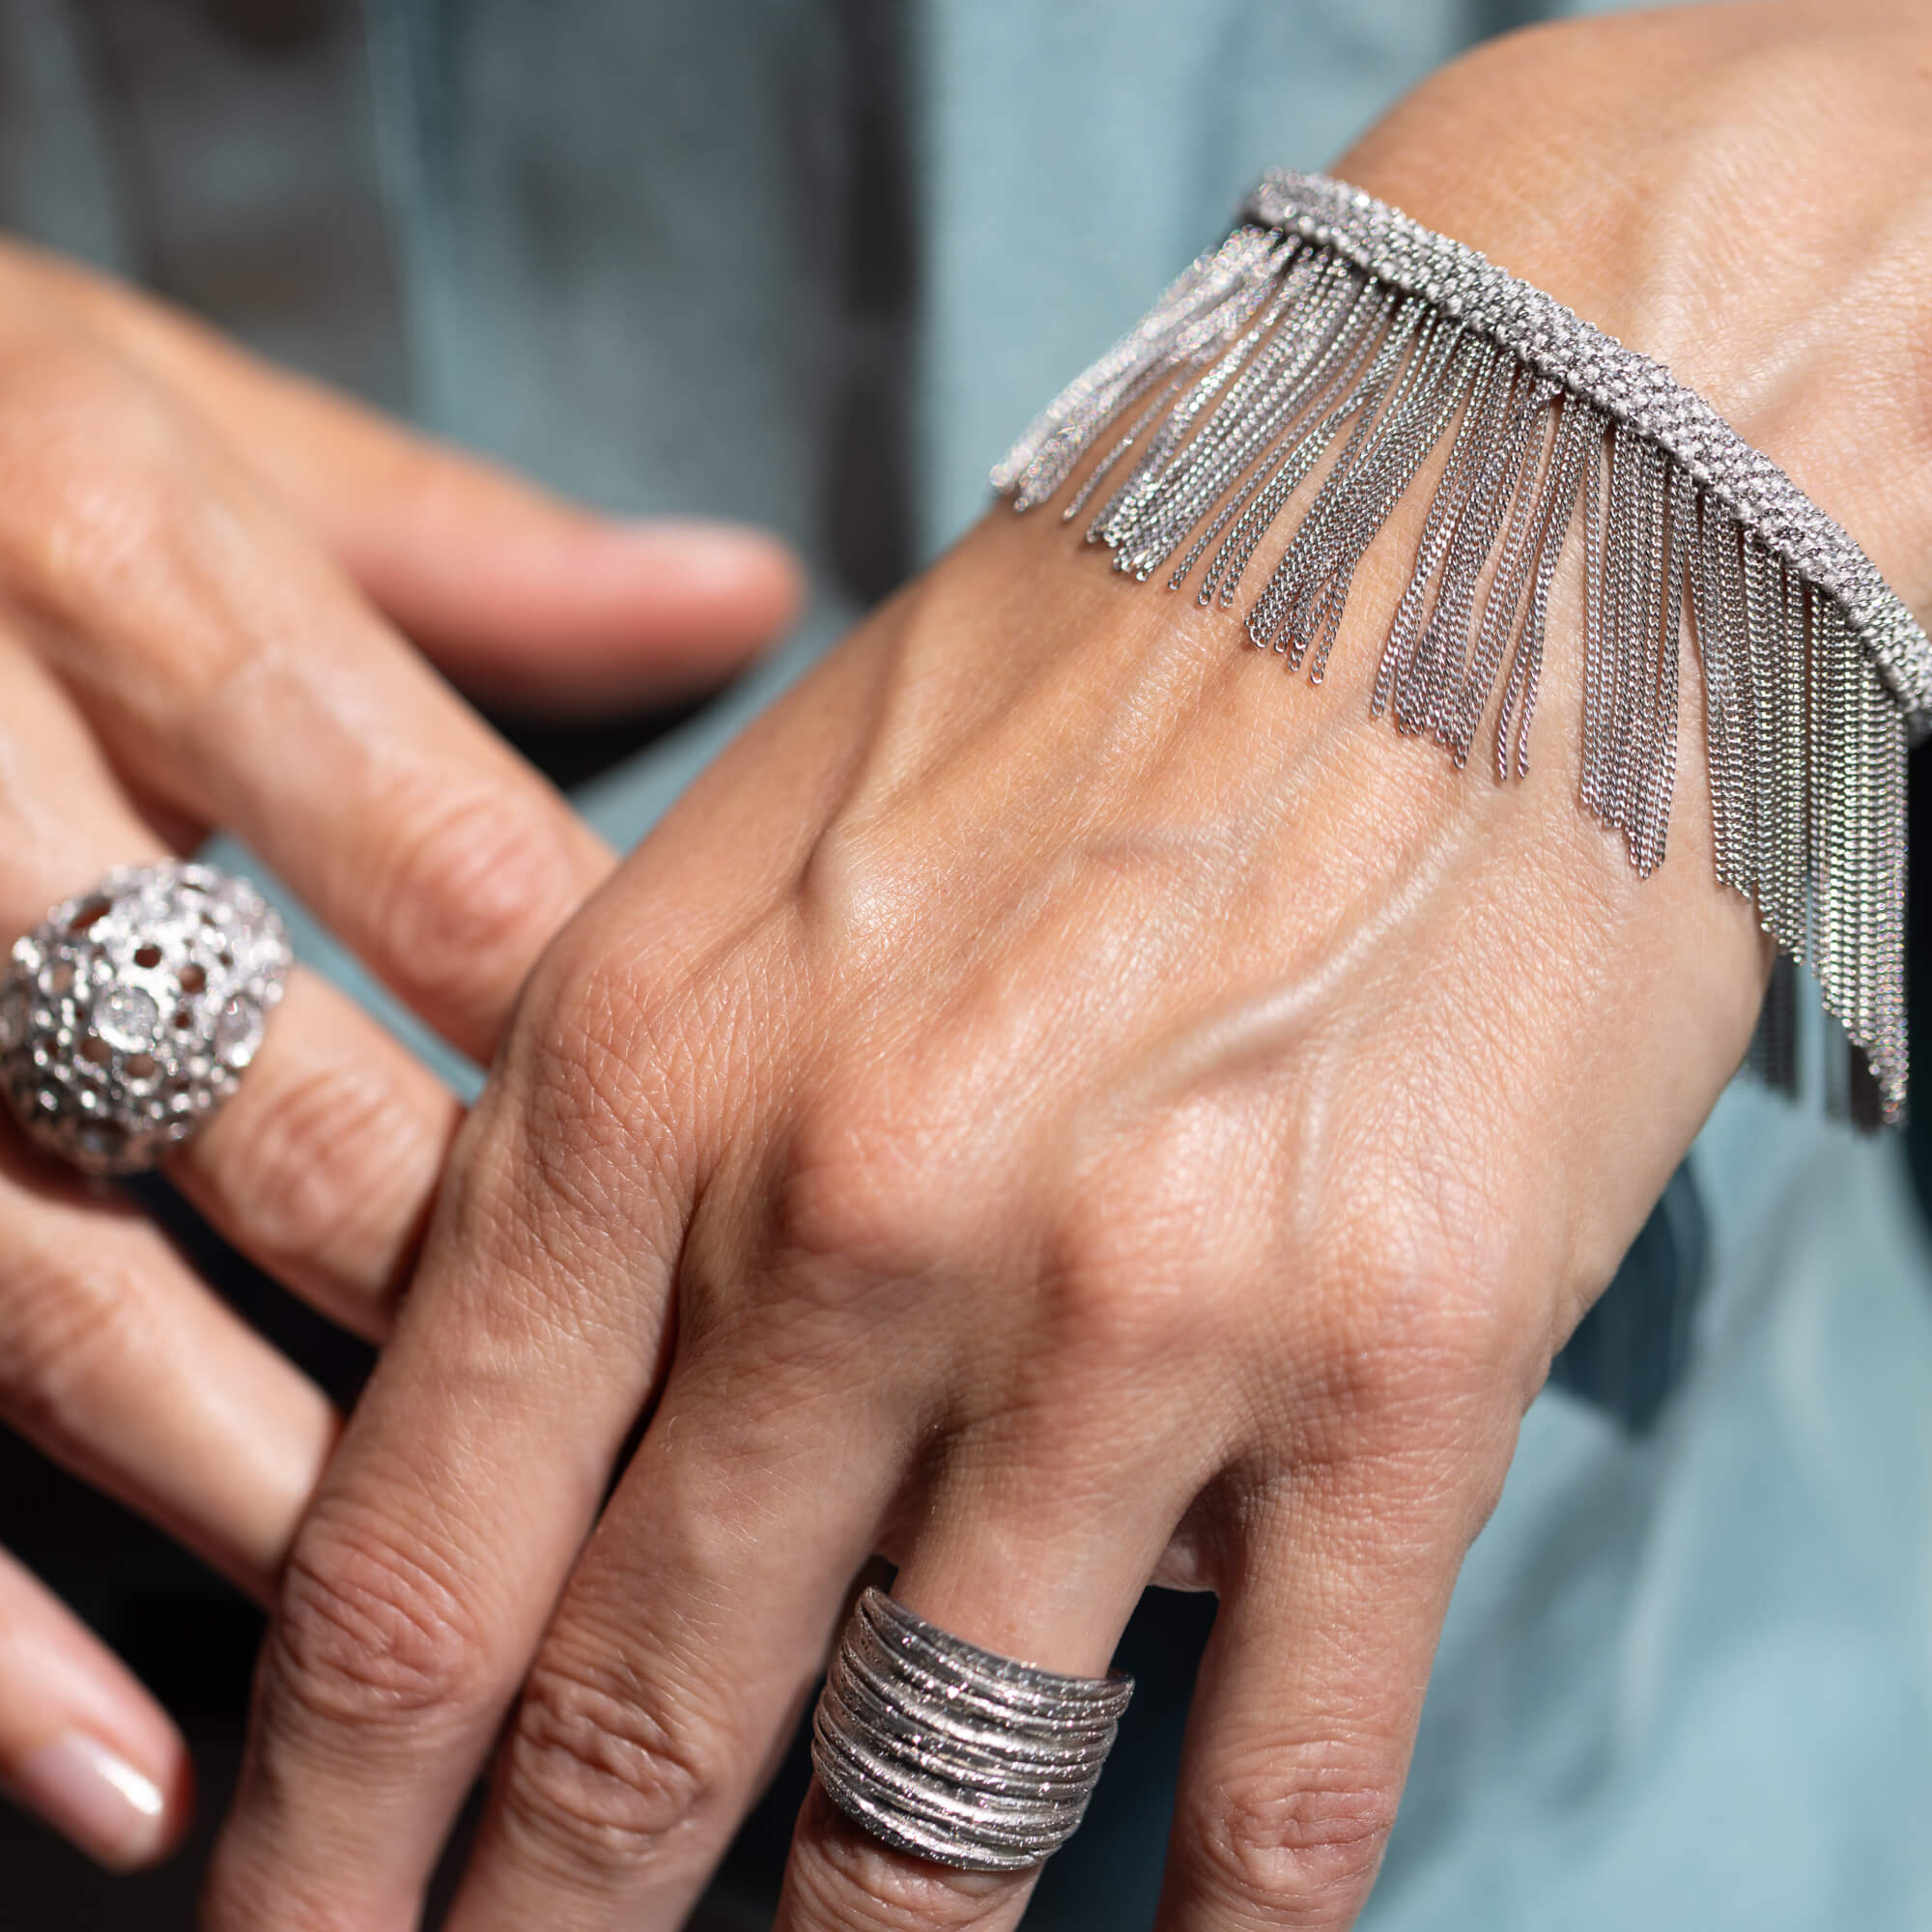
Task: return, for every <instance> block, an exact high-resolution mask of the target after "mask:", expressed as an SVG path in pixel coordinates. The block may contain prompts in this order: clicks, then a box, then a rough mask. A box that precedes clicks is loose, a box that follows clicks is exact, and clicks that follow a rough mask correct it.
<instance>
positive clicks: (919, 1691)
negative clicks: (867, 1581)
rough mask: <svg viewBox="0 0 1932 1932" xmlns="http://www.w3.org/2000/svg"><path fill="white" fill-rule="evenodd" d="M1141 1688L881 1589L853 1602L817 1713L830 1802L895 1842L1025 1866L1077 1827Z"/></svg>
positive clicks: (816, 1747) (953, 1857)
mask: <svg viewBox="0 0 1932 1932" xmlns="http://www.w3.org/2000/svg"><path fill="white" fill-rule="evenodd" d="M1132 1694H1133V1685H1132V1683H1131V1682H1130V1681H1129V1680H1128V1679H1126V1678H1123V1677H1068V1676H1064V1675H1062V1674H1061V1673H1060V1672H1058V1671H1052V1670H1042V1669H1040V1668H1039V1667H1038V1666H1037V1665H1036V1664H1030V1663H1020V1662H1014V1661H1013V1660H1012V1659H1011V1658H1006V1657H1001V1656H999V1655H997V1654H996V1653H995V1652H993V1651H989V1650H982V1649H980V1646H979V1645H977V1644H972V1643H967V1642H966V1641H965V1640H964V1639H963V1638H960V1637H956V1636H952V1635H950V1634H948V1633H947V1632H945V1631H942V1630H940V1629H938V1628H936V1627H935V1626H934V1625H932V1624H929V1623H927V1622H925V1621H924V1619H923V1618H921V1617H917V1616H915V1615H914V1614H913V1613H912V1612H911V1611H910V1610H908V1609H906V1608H905V1607H904V1606H903V1605H900V1604H898V1603H895V1601H894V1600H893V1599H892V1598H891V1597H889V1596H887V1595H886V1594H885V1593H884V1592H883V1591H880V1590H873V1589H868V1590H867V1591H865V1592H864V1593H863V1594H862V1595H861V1597H860V1599H859V1602H858V1604H857V1605H855V1606H854V1608H853V1611H852V1616H851V1620H850V1621H849V1622H848V1624H847V1625H846V1628H845V1634H844V1636H843V1637H842V1639H841V1640H840V1642H839V1646H838V1656H837V1657H836V1658H835V1659H834V1661H833V1665H832V1670H831V1674H830V1675H829V1677H828V1678H827V1680H826V1686H825V1691H824V1694H823V1695H822V1696H821V1697H820V1699H819V1702H818V1710H817V1713H816V1715H815V1717H814V1719H813V1720H812V1740H811V1761H812V1765H813V1768H814V1769H815V1770H816V1772H817V1774H818V1779H819V1782H820V1783H821V1784H822V1785H823V1786H824V1787H825V1791H826V1794H827V1796H828V1797H830V1798H831V1800H832V1802H833V1803H834V1804H836V1805H838V1808H839V1809H840V1810H841V1811H842V1812H844V1813H845V1815H846V1816H847V1817H848V1818H850V1819H852V1820H853V1821H854V1822H855V1823H856V1824H859V1825H861V1826H863V1827H865V1829H866V1830H867V1831H868V1832H870V1833H872V1835H873V1836H874V1837H877V1838H880V1839H882V1840H883V1841H884V1842H885V1843H887V1844H889V1845H893V1846H895V1847H896V1848H897V1849H898V1850H900V1851H904V1852H911V1853H914V1854H915V1855H917V1856H918V1857H921V1858H926V1859H932V1860H935V1861H938V1862H939V1863H941V1864H947V1865H952V1866H956V1867H958V1868H960V1869H962V1870H966V1871H1024V1870H1028V1869H1030V1868H1031V1867H1032V1866H1034V1865H1037V1864H1038V1863H1039V1861H1041V1860H1042V1859H1044V1858H1046V1857H1047V1856H1048V1855H1049V1854H1050V1853H1052V1852H1054V1851H1056V1850H1058V1849H1059V1847H1060V1846H1061V1845H1063V1844H1065V1841H1066V1840H1067V1839H1068V1838H1069V1837H1071V1836H1072V1834H1073V1832H1074V1830H1075V1828H1076V1827H1077V1826H1078V1825H1079V1823H1080V1820H1081V1818H1082V1816H1083V1815H1084V1814H1085V1812H1086V1809H1087V1802H1088V1800H1089V1799H1090V1798H1091V1797H1092V1796H1093V1793H1094V1782H1095V1780H1096V1779H1097V1778H1098V1777H1099V1776H1100V1767H1101V1766H1102V1765H1103V1764H1104V1763H1105V1762H1106V1757H1107V1753H1108V1751H1109V1750H1110V1749H1111V1748H1112V1747H1113V1743H1114V1736H1115V1732H1116V1730H1117V1729H1118V1728H1119V1725H1120V1720H1121V1715H1122V1712H1124V1711H1125V1709H1126V1708H1127V1700H1128V1698H1129V1697H1131V1696H1132Z"/></svg>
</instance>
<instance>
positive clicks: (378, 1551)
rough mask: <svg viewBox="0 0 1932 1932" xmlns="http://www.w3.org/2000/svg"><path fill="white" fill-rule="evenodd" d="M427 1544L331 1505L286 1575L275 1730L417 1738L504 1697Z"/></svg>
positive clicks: (274, 1673)
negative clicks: (431, 1726)
mask: <svg viewBox="0 0 1932 1932" xmlns="http://www.w3.org/2000/svg"><path fill="white" fill-rule="evenodd" d="M430 1548H431V1545H430V1543H429V1541H428V1539H427V1538H425V1537H417V1536H412V1535H411V1534H409V1533H408V1531H407V1530H406V1529H405V1528H404V1527H403V1526H402V1525H401V1524H398V1523H388V1522H384V1521H383V1520H381V1519H380V1518H379V1517H378V1516H377V1515H376V1514H375V1513H373V1512H371V1511H370V1510H368V1509H367V1508H366V1506H356V1505H352V1504H348V1503H346V1502H344V1501H342V1500H340V1499H330V1498H325V1499H324V1500H323V1501H322V1502H320V1503H319V1504H318V1505H317V1508H316V1510H315V1512H314V1514H313V1515H312V1516H311V1518H310V1520H309V1522H308V1524H307V1525H306V1526H305V1527H304V1529H303V1531H302V1533H301V1534H300V1536H298V1538H297V1541H296V1547H295V1550H294V1552H293V1554H292V1555H291V1557H290V1559H289V1567H288V1572H287V1575H286V1577H284V1579H283V1586H282V1598H281V1605H280V1609H279V1612H278V1614H277V1617H276V1621H275V1630H274V1640H273V1643H272V1645H271V1648H270V1672H269V1676H268V1679H267V1685H266V1694H265V1702H264V1715H265V1719H266V1720H267V1721H268V1722H269V1723H270V1726H271V1727H272V1726H274V1725H276V1724H278V1723H285V1724H294V1725H297V1726H299V1727H302V1728H315V1727H322V1728H328V1729H332V1728H337V1727H367V1726H374V1727H379V1728H384V1729H388V1730H404V1731H415V1730H417V1729H420V1728H421V1727H423V1726H424V1725H425V1724H427V1723H433V1722H435V1721H437V1720H439V1719H442V1720H446V1721H456V1720H458V1719H462V1718H463V1717H465V1716H468V1715H469V1714H472V1713H473V1712H474V1711H475V1710H476V1709H477V1708H478V1707H479V1706H482V1705H485V1704H487V1703H489V1702H491V1701H492V1700H493V1699H494V1696H495V1694H496V1690H497V1682H496V1680H497V1671H496V1669H495V1667H494V1664H493V1661H492V1657H491V1652H490V1646H489V1645H488V1643H487V1641H486V1640H485V1637H484V1634H483V1632H482V1630H481V1628H480V1627H479V1625H478V1623H477V1621H476V1619H475V1616H474V1613H473V1612H472V1611H471V1610H470V1609H469V1607H468V1605H466V1604H465V1602H464V1598H463V1594H462V1592H461V1591H460V1589H459V1588H458V1587H457V1586H456V1585H455V1583H454V1582H453V1581H452V1580H451V1579H450V1578H448V1577H443V1576H440V1575H439V1574H438V1573H437V1570H436V1568H435V1567H434V1559H433V1558H432V1556H431V1554H430Z"/></svg>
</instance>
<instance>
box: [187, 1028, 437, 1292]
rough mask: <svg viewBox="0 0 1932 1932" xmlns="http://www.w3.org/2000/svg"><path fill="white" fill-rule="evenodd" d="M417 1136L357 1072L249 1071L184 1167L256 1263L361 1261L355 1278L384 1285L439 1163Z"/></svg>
mask: <svg viewBox="0 0 1932 1932" xmlns="http://www.w3.org/2000/svg"><path fill="white" fill-rule="evenodd" d="M264 1058H265V1059H267V1058H268V1056H266V1055H265V1056H264ZM428 1126H429V1123H428V1122H426V1120H425V1117H424V1115H423V1113H422V1111H421V1109H420V1107H419V1106H416V1105H414V1104H412V1101H411V1098H410V1096H409V1095H407V1094H404V1093H403V1092H402V1091H401V1090H400V1089H399V1088H398V1087H397V1085H396V1084H395V1082H394V1081H393V1080H392V1079H391V1078H389V1077H388V1075H387V1074H386V1072H385V1071H384V1069H383V1068H381V1067H380V1066H376V1065H370V1064H368V1063H367V1062H364V1061H358V1060H355V1059H350V1060H345V1061H341V1062H318V1063H313V1064H304V1065H299V1066H294V1067H290V1068H289V1069H288V1070H287V1071H286V1072H282V1071H280V1070H279V1063H277V1066H276V1070H275V1071H272V1072H271V1070H270V1067H269V1066H267V1065H262V1064H261V1063H259V1062H258V1063H257V1065H256V1068H255V1071H254V1078H253V1081H251V1083H250V1084H249V1085H248V1086H246V1087H244V1088H243V1089H242V1092H241V1096H240V1099H239V1100H238V1102H237V1104H236V1105H235V1106H234V1107H233V1108H231V1109H229V1110H228V1111H227V1113H225V1114H224V1115H223V1116H222V1118H221V1119H219V1120H218V1121H216V1122H214V1124H213V1126H212V1127H211V1129H210V1130H209V1132H208V1133H206V1134H205V1135H203V1136H201V1137H200V1139H199V1140H198V1141H197V1142H195V1143H194V1144H192V1147H191V1149H190V1151H188V1152H187V1153H186V1154H185V1156H184V1158H185V1159H186V1160H188V1161H190V1162H191V1163H192V1164H193V1172H194V1175H195V1177H196V1179H197V1180H199V1181H201V1182H203V1183H205V1184H206V1185H207V1186H209V1187H211V1188H212V1189H213V1190H214V1193H215V1195H216V1198H217V1204H218V1211H219V1213H220V1214H221V1216H222V1218H223V1219H224V1221H226V1223H227V1224H228V1225H229V1226H230V1227H239V1228H245V1229H246V1230H247V1231H248V1234H249V1239H250V1242H251V1244H252V1245H253V1246H254V1247H255V1248H256V1249H257V1251H258V1252H262V1253H268V1254H276V1255H284V1256H291V1257H302V1258H308V1257H315V1256H318V1255H335V1256H341V1255H345V1254H350V1253H355V1254H358V1255H361V1254H371V1253H373V1256H374V1259H373V1261H372V1264H371V1266H370V1267H369V1269H368V1270H367V1272H368V1273H369V1274H370V1275H371V1276H372V1277H374V1278H378V1279H386V1278H387V1276H388V1274H389V1273H390V1271H391V1269H392V1268H393V1266H394V1264H395V1262H396V1258H397V1253H398V1250H399V1247H400V1244H401V1243H402V1242H403V1241H405V1240H406V1239H407V1238H408V1237H409V1236H411V1235H412V1234H413V1232H414V1231H415V1228H416V1225H417V1221H418V1219H419V1216H420V1212H421V1207H422V1204H423V1203H424V1202H426V1201H427V1200H428V1198H429V1195H430V1192H431V1189H432V1188H433V1186H434V1183H435V1177H436V1172H437V1167H438V1163H439V1160H440V1156H441V1154H442V1152H443V1147H442V1145H441V1140H440V1136H439V1135H438V1134H437V1133H436V1132H434V1131H430V1130H428Z"/></svg>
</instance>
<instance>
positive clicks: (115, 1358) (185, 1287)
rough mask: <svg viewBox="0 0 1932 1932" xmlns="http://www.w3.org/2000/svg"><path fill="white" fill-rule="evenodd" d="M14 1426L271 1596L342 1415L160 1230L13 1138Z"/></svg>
mask: <svg viewBox="0 0 1932 1932" xmlns="http://www.w3.org/2000/svg"><path fill="white" fill-rule="evenodd" d="M0 1420H4V1421H5V1422H6V1423H8V1424H9V1425H11V1426H12V1427H13V1428H14V1429H16V1430H18V1431H19V1432H20V1433H21V1434H22V1435H25V1436H26V1437H27V1438H28V1439H29V1440H30V1441H32V1442H34V1443H35V1444H37V1445H38V1446H39V1447H40V1448H42V1449H43V1450H44V1451H45V1452H46V1453H47V1454H48V1455H50V1456H51V1457H53V1458H54V1460H55V1461H57V1462H59V1463H62V1464H64V1465H65V1466H66V1467H68V1468H70V1469H71V1470H72V1471H73V1472H74V1473H75V1474H76V1475H78V1476H80V1477H82V1478H83V1479H85V1480H86V1481H88V1482H90V1483H92V1484H94V1485H95V1486H96V1487H97V1488H99V1489H102V1490H104V1491H106V1492H108V1493H109V1494H110V1495H114V1496H117V1497H119V1498H120V1499H121V1500H122V1501H123V1502H125V1503H127V1504H128V1506H129V1507H130V1508H133V1509H135V1510H138V1511H139V1512H140V1513H141V1514H142V1515H143V1516H145V1517H147V1518H148V1519H149V1520H151V1521H154V1522H156V1523H157V1524H159V1525H160V1526H161V1527H162V1528H163V1529H165V1530H167V1531H168V1532H169V1533H170V1534H172V1535H173V1536H175V1537H176V1538H177V1539H179V1540H180V1541H181V1542H183V1543H185V1544H186V1545H187V1546H188V1548H192V1549H194V1550H197V1551H198V1552H200V1554H202V1555H203V1556H205V1557H206V1558H207V1559H208V1560H209V1561H210V1562H211V1563H213V1565H214V1566H215V1567H216V1568H217V1569H219V1570H221V1571H222V1572H223V1573H224V1574H226V1575H227V1576H229V1577H232V1578H233V1579H234V1580H235V1581H236V1582H238V1583H239V1584H241V1587H242V1588H244V1589H246V1590H247V1591H249V1592H250V1593H251V1594H252V1595H253V1596H255V1597H256V1598H257V1599H261V1600H266V1599H267V1597H268V1596H269V1595H270V1592H271V1590H272V1587H273V1582H274V1578H275V1577H276V1576H277V1574H278V1573H279V1571H280V1569H281V1565H282V1562H283V1559H284V1558H285V1557H286V1555H287V1553H288V1548H289V1544H290V1542H291V1540H292V1539H293V1537H294V1535H295V1528H296V1524H297V1522H298V1520H299V1518H300V1515H301V1512H302V1509H303V1507H304V1506H305V1504H306V1503H307V1501H308V1498H309V1496H310V1494H311V1493H312V1492H313V1491H314V1488H315V1484H316V1479H317V1478H318V1477H319V1476H320V1474H321V1473H322V1467H323V1464H324V1463H325V1462H327V1458H328V1452H329V1449H330V1448H331V1447H332V1445H333V1443H334V1440H335V1435H336V1431H337V1427H338V1424H337V1419H336V1416H335V1412H334V1410H333V1409H332V1408H331V1406H329V1403H328V1401H327V1397H325V1396H324V1395H323V1393H322V1391H321V1390H320V1389H318V1388H317V1387H316V1386H315V1384H314V1383H313V1382H311V1381H310V1380H309V1379H308V1378H307V1377H305V1376H304V1375H302V1374H301V1373H300V1371H299V1370H298V1369H297V1368H295V1367H294V1366H293V1364H291V1363H290V1362H288V1361H286V1360H285V1359H284V1358H283V1357H282V1356H281V1355H279V1354H277V1353H276V1352H275V1350H273V1349H271V1348H270V1346H269V1345H268V1343H266V1342H265V1341H263V1339H262V1338H261V1337H260V1336H259V1335H258V1334H256V1333H255V1331H254V1330H253V1329H252V1328H250V1327H249V1326H248V1325H247V1323H246V1322H244V1321H241V1319H240V1318H239V1317H238V1316H237V1315H235V1314H234V1312H233V1311H232V1310H230V1309H229V1308H228V1307H227V1305H226V1304H225V1303H223V1302H221V1301H219V1300H217V1299H216V1298H215V1296H213V1294H211V1293H209V1291H208V1290H207V1289H206V1288H205V1287H204V1286H203V1285H202V1284H201V1282H199V1281H198V1280H197V1279H196V1278H195V1276H194V1275H193V1273H192V1272H191V1271H190V1270H189V1269H188V1268H187V1266H186V1265H185V1264H184V1263H183V1262H182V1260H181V1258H180V1257H179V1256H178V1255H177V1254H176V1253H175V1251H174V1249H173V1248H172V1247H170V1246H169V1244H168V1243H167V1241H166V1240H165V1239H164V1238H163V1237H162V1236H161V1235H160V1233H159V1232H158V1230H156V1228H155V1227H154V1225H153V1224H152V1223H151V1222H149V1221H148V1220H147V1219H146V1218H145V1217H143V1216H142V1215H140V1214H138V1213H136V1212H135V1211H134V1210H133V1209H132V1208H128V1207H127V1206H125V1205H123V1204H122V1203H121V1202H120V1201H119V1200H118V1199H116V1198H114V1197H104V1198H103V1195H102V1194H101V1192H100V1191H99V1190H98V1189H95V1188H92V1187H90V1186H89V1185H88V1184H87V1183H85V1182H83V1181H80V1180H78V1179H75V1178H73V1177H71V1176H70V1175H68V1174H67V1173H66V1171H65V1170H63V1169H58V1168H56V1167H55V1166H54V1164H53V1163H52V1162H51V1161H48V1160H45V1159H43V1158H41V1157H39V1156H36V1155H33V1154H31V1153H30V1152H29V1151H27V1149H26V1148H25V1147H24V1146H23V1145H22V1143H21V1141H20V1139H19V1137H18V1136H17V1135H16V1134H14V1132H12V1131H11V1130H8V1131H4V1132H0Z"/></svg>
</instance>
